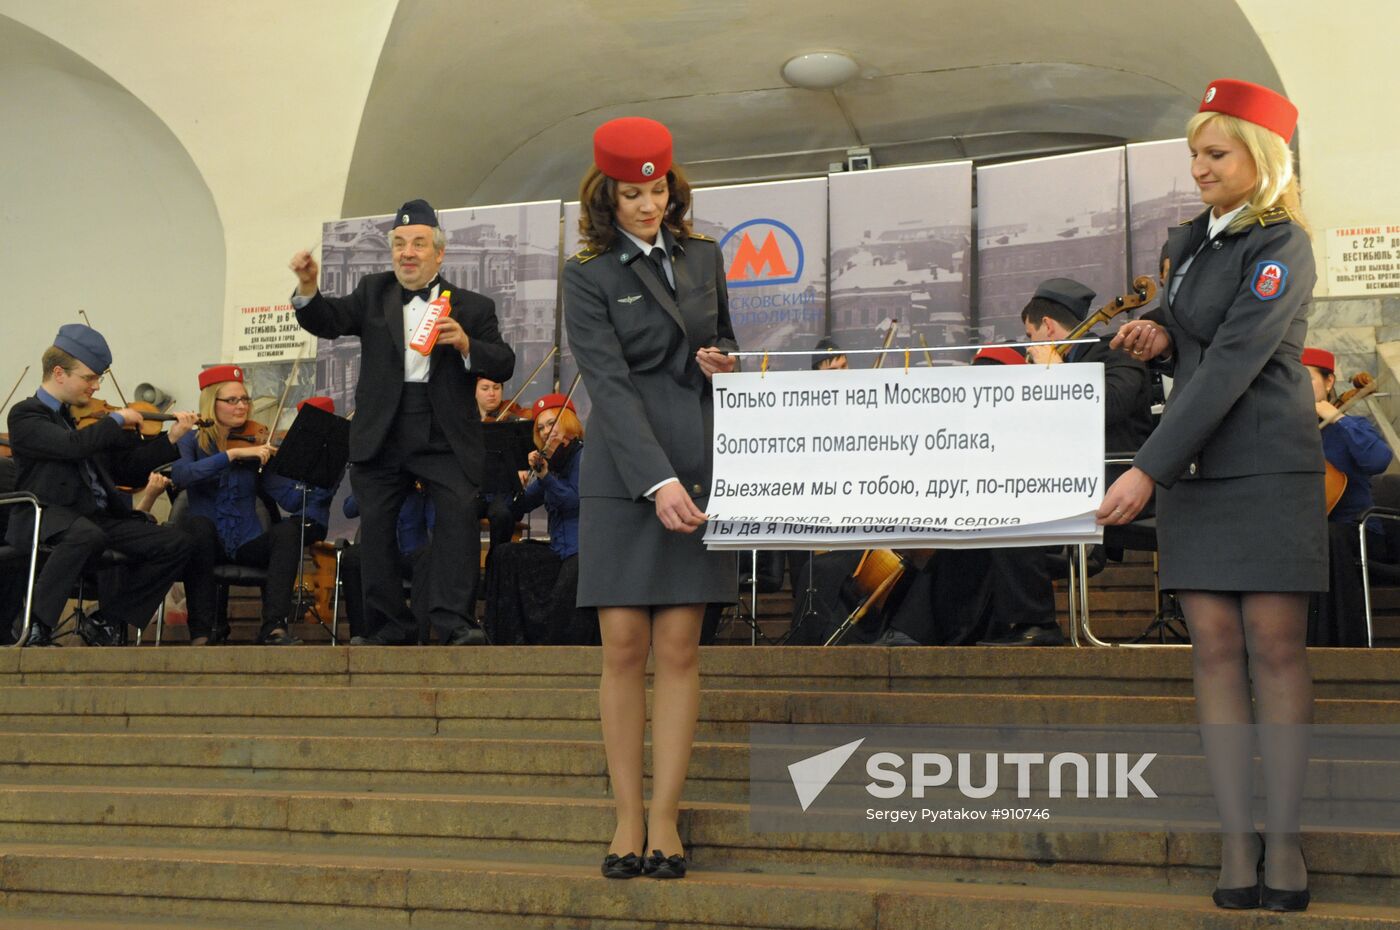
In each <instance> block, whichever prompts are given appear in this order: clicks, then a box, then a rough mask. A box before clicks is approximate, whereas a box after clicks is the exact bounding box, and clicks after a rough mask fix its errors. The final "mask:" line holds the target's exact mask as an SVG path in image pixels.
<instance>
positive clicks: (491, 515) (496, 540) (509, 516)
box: [480, 494, 515, 549]
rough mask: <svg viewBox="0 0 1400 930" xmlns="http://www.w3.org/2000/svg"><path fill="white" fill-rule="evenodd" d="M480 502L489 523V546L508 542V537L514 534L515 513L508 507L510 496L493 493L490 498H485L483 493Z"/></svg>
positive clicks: (492, 546)
mask: <svg viewBox="0 0 1400 930" xmlns="http://www.w3.org/2000/svg"><path fill="white" fill-rule="evenodd" d="M480 503H481V504H482V512H483V513H485V514H486V519H487V520H488V521H489V522H490V524H491V548H493V549H494V548H495V547H497V546H503V545H505V544H506V543H508V542H510V538H511V537H512V536H514V535H515V514H514V513H513V512H512V511H511V509H510V497H509V496H508V495H505V494H493V495H491V499H490V500H487V499H486V496H485V495H481V496H480Z"/></svg>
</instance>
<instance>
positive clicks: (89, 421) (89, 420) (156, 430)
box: [68, 395, 214, 439]
mask: <svg viewBox="0 0 1400 930" xmlns="http://www.w3.org/2000/svg"><path fill="white" fill-rule="evenodd" d="M122 409H127V410H135V411H136V412H137V413H139V414H141V422H140V423H136V424H132V423H127V424H124V425H123V427H122V428H123V429H129V430H134V431H136V432H139V433H140V434H141V437H142V438H143V439H151V438H152V437H155V436H159V435H160V433H161V430H162V429H163V428H164V424H166V423H169V422H171V421H173V420H176V419H178V417H176V416H175V414H173V413H161V412H160V409H159V408H158V407H156V405H155V404H150V403H147V402H146V401H144V400H138V401H136V402H135V403H132V404H128V405H127V406H126V407H125V408H122V407H114V406H113V405H111V404H109V403H107V402H106V401H105V400H103V399H102V398H100V397H98V396H96V395H93V396H92V397H90V398H89V399H88V402H87V403H85V404H72V405H70V406H69V407H68V413H69V414H70V415H71V416H72V417H73V419H74V420H76V421H77V422H78V429H85V428H86V427H89V426H92V425H93V424H94V423H101V422H102V421H103V419H105V418H106V417H107V416H109V415H111V414H113V413H116V412H117V411H118V410H122ZM213 425H214V421H213V420H205V419H199V420H195V426H201V427H203V426H213Z"/></svg>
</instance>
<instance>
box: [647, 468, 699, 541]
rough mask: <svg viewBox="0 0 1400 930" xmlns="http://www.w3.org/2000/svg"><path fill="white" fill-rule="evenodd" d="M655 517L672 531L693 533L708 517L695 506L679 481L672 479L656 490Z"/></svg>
mask: <svg viewBox="0 0 1400 930" xmlns="http://www.w3.org/2000/svg"><path fill="white" fill-rule="evenodd" d="M656 519H658V520H660V521H661V525H662V526H664V527H666V529H668V530H670V531H672V532H673V533H693V532H694V531H695V530H696V529H697V528H698V527H701V526H704V525H705V521H706V520H708V519H709V518H708V517H706V516H705V514H704V513H702V512H701V510H700V508H699V507H696V506H695V501H693V500H691V499H690V495H689V494H687V493H685V488H684V487H682V486H681V484H680V482H677V481H672V482H671V483H670V484H663V485H662V486H661V487H660V488H658V489H657V491H656Z"/></svg>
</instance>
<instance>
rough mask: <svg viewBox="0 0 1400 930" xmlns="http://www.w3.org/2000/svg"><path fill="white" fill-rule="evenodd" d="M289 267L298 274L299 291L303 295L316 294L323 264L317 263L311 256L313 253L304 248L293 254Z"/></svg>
mask: <svg viewBox="0 0 1400 930" xmlns="http://www.w3.org/2000/svg"><path fill="white" fill-rule="evenodd" d="M287 267H289V268H291V269H292V274H294V275H296V276H297V293H298V294H300V295H301V296H302V297H314V296H316V289H317V288H316V282H317V281H319V280H320V279H321V266H320V265H317V264H316V259H314V258H312V257H311V253H310V252H308V251H306V250H305V249H302V250H301V251H300V252H298V253H297V254H295V255H293V256H292V260H291V261H290V262H289V263H288V265H287Z"/></svg>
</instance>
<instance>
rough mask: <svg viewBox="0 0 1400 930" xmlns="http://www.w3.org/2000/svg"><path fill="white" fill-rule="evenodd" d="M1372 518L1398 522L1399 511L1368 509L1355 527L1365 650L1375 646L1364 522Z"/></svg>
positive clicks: (1383, 508)
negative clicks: (1363, 602)
mask: <svg viewBox="0 0 1400 930" xmlns="http://www.w3.org/2000/svg"><path fill="white" fill-rule="evenodd" d="M1372 517H1377V518H1379V519H1381V520H1396V521H1400V510H1395V509H1393V508H1391V507H1368V508H1367V509H1366V510H1363V511H1362V512H1361V522H1360V524H1359V525H1358V527H1357V533H1358V534H1359V537H1360V538H1359V545H1360V550H1361V593H1362V596H1363V597H1364V598H1365V602H1366V648H1367V649H1371V648H1374V646H1375V636H1374V634H1373V633H1372V628H1371V561H1370V558H1369V557H1368V555H1367V551H1366V522H1367V521H1368V520H1370V519H1371V518H1372Z"/></svg>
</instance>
